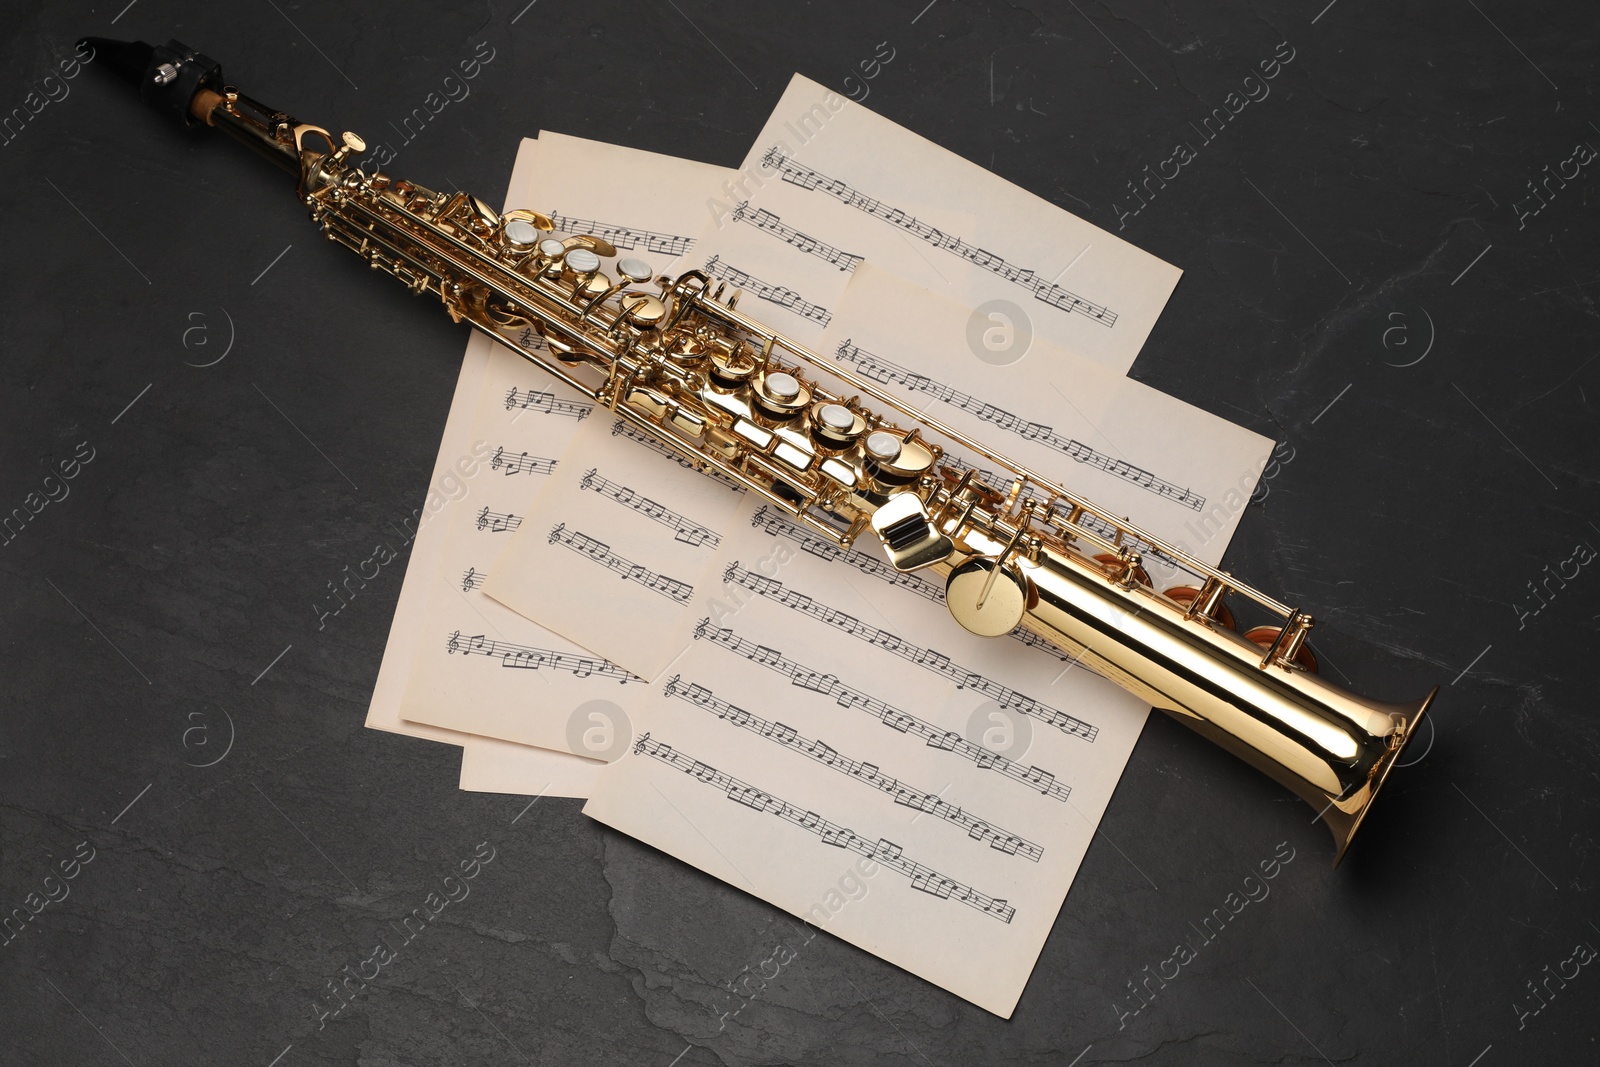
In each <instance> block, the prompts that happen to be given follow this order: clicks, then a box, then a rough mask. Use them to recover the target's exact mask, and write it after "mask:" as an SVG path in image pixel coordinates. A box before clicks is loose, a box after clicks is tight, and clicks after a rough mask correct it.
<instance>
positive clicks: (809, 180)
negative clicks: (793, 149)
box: [761, 145, 1117, 329]
mask: <svg viewBox="0 0 1600 1067" xmlns="http://www.w3.org/2000/svg"><path fill="white" fill-rule="evenodd" d="M761 162H762V164H763V165H764V166H765V167H766V168H767V169H768V170H777V171H778V172H779V174H780V175H782V177H783V180H784V181H786V182H789V183H790V184H791V185H798V186H799V187H800V188H802V189H809V190H814V191H821V192H824V193H827V194H828V195H829V196H831V197H833V198H834V199H836V200H838V201H840V202H841V203H843V204H846V205H848V206H850V207H853V208H856V209H857V210H860V211H863V212H865V213H867V214H868V215H871V216H872V217H873V218H876V219H881V220H883V221H884V222H887V223H889V224H890V225H892V226H897V227H899V228H900V229H902V230H904V231H906V232H907V233H909V234H911V235H912V236H914V237H917V238H919V239H920V240H922V241H924V242H926V243H928V244H930V245H932V246H933V247H934V248H942V249H944V250H945V251H947V252H952V253H954V254H955V255H957V256H960V257H961V258H962V259H964V260H966V261H967V262H968V263H971V264H972V265H973V266H975V267H979V268H982V269H983V270H986V271H988V272H989V273H990V274H993V275H995V276H996V277H999V278H1003V279H1005V280H1006V281H1008V282H1011V283H1012V284H1013V285H1018V286H1021V287H1022V288H1023V289H1026V290H1028V292H1030V293H1032V294H1033V298H1034V299H1035V300H1039V301H1042V302H1043V303H1046V304H1049V305H1050V306H1051V307H1054V308H1059V309H1060V310H1062V311H1065V312H1067V313H1069V314H1073V313H1075V314H1078V315H1082V316H1084V317H1085V318H1087V319H1089V321H1091V322H1096V323H1099V324H1100V325H1101V326H1104V327H1106V328H1107V329H1109V328H1111V327H1113V326H1115V325H1116V322H1117V313H1116V312H1115V311H1112V310H1111V309H1109V308H1105V307H1101V306H1100V305H1099V304H1095V303H1091V302H1090V301H1088V300H1085V299H1084V298H1083V297H1081V296H1078V295H1077V294H1076V293H1072V292H1069V291H1068V290H1066V289H1063V288H1062V287H1061V286H1059V285H1057V284H1055V283H1054V282H1050V281H1045V280H1044V279H1043V278H1041V277H1039V276H1038V275H1037V274H1035V273H1034V272H1033V271H1031V270H1027V269H1024V268H1022V267H1018V266H1015V265H1014V264H1011V263H1007V262H1006V261H1005V260H1004V259H1003V258H1001V257H1000V256H997V255H995V254H994V253H993V252H989V251H986V250H984V249H982V248H979V247H977V246H976V245H973V244H969V243H967V242H966V241H964V240H962V239H961V238H960V237H957V236H956V235H955V234H952V233H945V232H944V231H942V230H938V229H935V228H934V227H932V226H929V225H928V224H927V223H925V222H922V221H920V220H918V219H917V218H915V217H914V216H911V215H907V214H906V213H905V212H904V211H903V210H901V209H900V208H897V207H894V208H892V207H887V206H885V205H884V204H883V203H882V202H881V201H878V200H874V199H873V198H872V197H870V196H866V195H865V194H863V193H860V192H858V191H857V190H855V189H852V188H851V187H850V186H848V185H846V184H845V183H844V182H842V181H840V180H839V179H838V178H830V177H828V176H827V175H826V174H822V173H819V172H817V171H814V170H812V169H811V168H810V167H804V166H801V165H800V164H798V163H796V162H795V161H794V160H792V159H790V158H789V157H788V156H787V155H785V154H784V152H783V151H782V150H781V149H780V148H778V147H777V146H776V145H774V146H773V147H772V148H769V149H767V151H766V154H765V155H763V156H762V157H761Z"/></svg>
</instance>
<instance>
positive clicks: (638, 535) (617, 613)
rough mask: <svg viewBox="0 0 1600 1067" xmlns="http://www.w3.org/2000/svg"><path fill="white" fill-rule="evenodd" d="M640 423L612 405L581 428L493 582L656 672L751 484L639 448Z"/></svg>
mask: <svg viewBox="0 0 1600 1067" xmlns="http://www.w3.org/2000/svg"><path fill="white" fill-rule="evenodd" d="M630 429H631V427H630V426H629V425H628V424H626V423H622V422H621V421H620V420H619V419H617V418H616V416H609V417H598V418H596V419H595V420H594V421H593V423H592V425H586V426H585V427H584V428H583V429H582V430H580V431H579V433H578V434H577V436H575V437H574V438H573V440H572V443H571V445H570V446H569V451H568V452H567V454H566V456H565V457H564V458H563V459H562V464H563V467H562V469H561V470H560V471H559V472H558V473H557V475H556V477H555V478H553V479H552V480H551V482H550V486H549V488H548V489H547V490H546V491H545V492H544V493H543V494H542V495H541V496H540V497H539V499H538V500H537V501H536V502H535V504H534V505H533V508H532V510H531V513H530V514H529V516H528V519H527V521H526V522H523V523H522V528H521V530H520V532H519V533H518V534H517V535H516V536H514V537H513V538H511V540H510V542H509V544H508V545H507V547H506V549H505V551H504V552H502V553H501V554H500V556H499V557H498V559H497V560H496V561H495V563H494V566H493V567H492V568H491V569H490V571H489V579H488V581H487V582H485V583H484V586H483V589H484V592H486V593H487V594H488V595H490V596H492V597H494V598H495V599H496V600H498V601H499V602H500V603H501V604H504V605H505V606H507V607H509V608H512V609H514V610H516V611H518V612H521V613H522V614H524V615H526V616H528V617H529V618H530V619H536V620H538V621H539V622H540V623H542V624H544V625H545V626H548V627H550V628H551V629H553V630H555V631H557V632H558V633H560V634H562V635H563V636H565V637H567V638H568V639H570V640H572V641H575V642H577V643H578V644H579V645H581V646H583V647H584V648H586V649H589V650H590V651H591V652H593V653H595V654H597V655H600V656H602V657H604V658H606V659H608V660H611V661H615V662H616V663H619V664H622V665H623V666H625V667H626V668H627V669H628V670H629V671H631V672H633V673H634V674H637V675H640V676H642V677H644V678H654V677H655V676H656V675H657V674H659V673H660V672H661V671H662V670H663V669H665V668H666V666H667V664H668V663H670V662H671V660H672V658H673V657H674V656H676V655H677V654H678V652H679V651H680V650H681V649H682V647H683V642H684V639H685V638H684V630H685V627H686V626H687V625H688V624H689V622H690V621H691V620H690V619H689V617H688V614H687V613H688V611H689V608H690V606H691V604H692V601H693V599H694V591H695V586H696V585H697V584H698V583H699V582H700V581H701V579H702V577H703V576H704V575H705V574H706V571H707V568H708V567H709V566H710V564H711V561H712V559H713V558H714V554H715V552H716V550H717V547H718V546H719V545H720V544H721V541H722V531H723V530H724V529H725V528H726V526H727V523H728V521H729V519H731V518H732V516H733V512H734V509H735V508H736V507H737V506H738V503H739V498H740V495H741V492H742V490H741V489H740V488H739V486H738V485H737V484H736V483H733V482H731V481H729V480H727V479H720V478H707V477H704V476H703V475H700V474H698V473H695V472H692V471H690V470H686V469H685V467H684V463H685V462H686V461H683V460H682V459H681V457H679V456H678V455H677V454H676V453H672V452H669V451H667V450H666V449H664V448H663V447H662V446H661V445H660V443H659V442H652V443H653V444H654V445H655V446H656V447H654V448H641V447H639V442H638V441H637V440H636V439H635V437H636V436H642V435H637V434H634V433H628V432H626V431H628V430H630ZM669 502H670V503H669Z"/></svg>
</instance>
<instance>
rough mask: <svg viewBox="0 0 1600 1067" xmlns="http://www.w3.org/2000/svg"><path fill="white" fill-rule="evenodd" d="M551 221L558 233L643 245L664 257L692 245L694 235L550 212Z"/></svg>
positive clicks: (619, 245) (615, 242)
mask: <svg viewBox="0 0 1600 1067" xmlns="http://www.w3.org/2000/svg"><path fill="white" fill-rule="evenodd" d="M550 221H551V222H553V223H555V227H556V230H557V231H558V232H560V233H570V234H587V235H589V236H591V237H601V238H604V239H605V240H607V241H609V242H611V243H612V244H613V245H615V246H617V247H618V248H634V249H636V248H643V249H645V250H646V251H648V252H657V253H660V254H661V255H664V256H681V255H683V254H684V253H686V252H688V251H689V250H690V249H691V248H693V247H694V238H693V237H678V236H676V235H674V234H670V233H657V232H656V231H654V230H640V229H636V228H634V227H631V226H618V225H616V224H614V223H609V222H596V221H594V220H593V219H575V218H572V217H570V216H568V215H560V214H556V213H555V212H551V213H550Z"/></svg>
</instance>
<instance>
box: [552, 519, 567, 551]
mask: <svg viewBox="0 0 1600 1067" xmlns="http://www.w3.org/2000/svg"><path fill="white" fill-rule="evenodd" d="M566 528H567V524H566V523H564V522H558V523H556V525H555V527H554V528H553V529H551V531H550V543H551V544H552V545H553V544H555V543H556V542H557V541H559V540H561V531H562V530H565V529H566Z"/></svg>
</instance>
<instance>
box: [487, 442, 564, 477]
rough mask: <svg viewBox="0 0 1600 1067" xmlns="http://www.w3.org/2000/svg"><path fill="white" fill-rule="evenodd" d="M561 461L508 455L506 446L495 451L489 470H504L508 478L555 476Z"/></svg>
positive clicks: (520, 453)
mask: <svg viewBox="0 0 1600 1067" xmlns="http://www.w3.org/2000/svg"><path fill="white" fill-rule="evenodd" d="M560 462H561V461H560V460H559V459H545V458H544V457H543V456H530V455H528V453H526V452H518V453H515V454H512V453H508V452H506V450H505V447H504V446H501V447H499V448H496V449H495V450H494V456H493V457H492V458H491V459H490V460H489V469H491V470H504V471H505V472H506V477H508V478H509V477H511V475H513V474H554V473H555V469H556V464H557V463H560Z"/></svg>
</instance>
